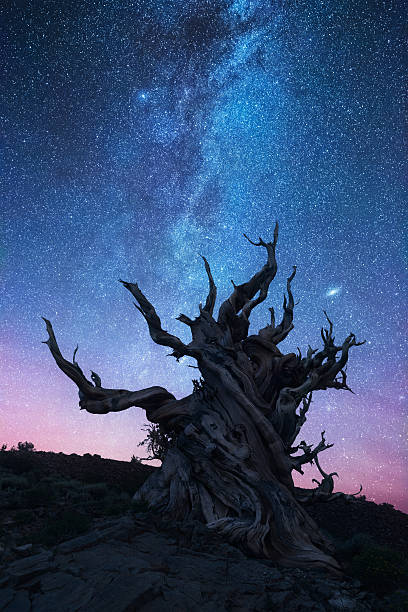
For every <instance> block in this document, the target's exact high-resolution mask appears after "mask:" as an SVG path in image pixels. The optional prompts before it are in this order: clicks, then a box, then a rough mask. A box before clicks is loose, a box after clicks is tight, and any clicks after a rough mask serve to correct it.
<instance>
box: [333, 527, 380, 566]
mask: <svg viewBox="0 0 408 612" xmlns="http://www.w3.org/2000/svg"><path fill="white" fill-rule="evenodd" d="M373 545H375V542H374V540H373V538H372V537H371V536H369V535H368V534H367V533H355V534H354V535H353V536H352V537H351V538H349V539H348V540H344V541H337V542H336V557H337V558H338V559H339V560H340V561H346V562H347V561H351V559H352V558H353V557H354V556H355V555H357V554H359V553H360V552H361V551H363V550H364V549H365V548H367V547H370V546H373Z"/></svg>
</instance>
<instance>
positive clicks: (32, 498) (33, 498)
mask: <svg viewBox="0 0 408 612" xmlns="http://www.w3.org/2000/svg"><path fill="white" fill-rule="evenodd" d="M54 499H55V493H54V490H53V488H52V487H51V486H50V485H49V484H48V483H47V482H42V481H40V482H39V483H38V484H37V485H36V486H34V487H31V488H30V489H27V490H26V491H25V502H26V504H27V505H28V506H30V507H31V508H36V507H37V506H48V505H49V504H50V503H52V502H53V501H54Z"/></svg>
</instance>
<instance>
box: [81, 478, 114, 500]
mask: <svg viewBox="0 0 408 612" xmlns="http://www.w3.org/2000/svg"><path fill="white" fill-rule="evenodd" d="M83 491H84V493H85V494H88V495H90V496H91V497H93V498H94V499H103V498H104V497H106V496H107V495H108V494H109V489H108V485H107V484H106V482H96V483H94V484H87V485H84V487H83Z"/></svg>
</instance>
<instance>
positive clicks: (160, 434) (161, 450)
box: [138, 423, 175, 461]
mask: <svg viewBox="0 0 408 612" xmlns="http://www.w3.org/2000/svg"><path fill="white" fill-rule="evenodd" d="M142 429H143V431H146V432H147V436H146V438H145V439H144V440H142V442H139V444H138V446H146V447H147V452H148V453H149V456H148V457H145V458H144V460H145V461H151V460H152V459H159V461H163V459H164V457H165V456H166V453H167V451H168V449H169V448H170V447H171V446H173V445H174V441H175V435H174V432H166V431H164V429H163V428H162V427H160V425H158V424H156V423H150V424H145V426H144V427H143V428H142Z"/></svg>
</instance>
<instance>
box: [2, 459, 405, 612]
mask: <svg viewBox="0 0 408 612" xmlns="http://www.w3.org/2000/svg"><path fill="white" fill-rule="evenodd" d="M35 455H36V456H37V457H34V455H33V456H32V457H31V458H30V461H34V460H35V462H36V468H35V470H34V472H35V474H36V478H37V481H35V478H34V476H33V475H32V474H31V472H32V471H33V470H32V468H30V470H29V471H28V472H21V471H20V472H19V474H17V475H15V474H12V473H11V471H12V470H11V468H10V465H9V467H4V465H3V466H2V465H1V458H0V513H1V514H0V524H2V528H0V610H4V611H5V612H24V611H31V610H32V611H33V612H42V611H44V612H45V611H46V612H50V611H51V610H52V611H54V610H58V612H65V611H67V612H68V611H69V612H73V611H75V610H78V611H82V610H83V611H86V612H88V611H89V612H92V611H94V610H95V612H96V611H98V612H102V611H106V612H122V611H123V612H125V611H127V612H132V611H135V612H136V611H137V612H162V611H163V610H169V611H170V610H172V611H180V612H181V611H183V612H186V611H189V612H190V611H192V612H194V611H195V610H197V611H198V610H200V612H206V611H208V612H212V611H214V612H215V611H216V612H223V611H228V612H229V611H231V612H244V611H245V612H247V611H248V612H249V611H258V610H259V611H260V612H261V611H272V610H273V611H275V610H277V611H279V610H289V609H290V610H291V612H292V611H293V612H296V611H297V610H298V611H299V612H300V611H304V610H310V611H326V610H354V611H355V612H359V611H364V610H375V611H378V612H383V611H386V610H387V611H389V612H403V610H408V607H407V605H406V602H407V592H406V591H402V590H400V591H399V592H398V593H397V594H395V593H391V594H386V595H385V596H384V595H381V596H380V595H378V594H376V593H375V592H374V591H373V590H370V589H369V588H367V587H366V586H364V585H362V584H361V583H360V582H359V581H358V580H356V579H355V577H353V576H347V575H345V576H344V578H342V579H340V578H337V577H335V576H333V575H330V574H328V573H327V572H325V571H317V570H316V571H309V570H308V571H303V570H300V569H288V568H282V567H279V566H277V565H275V564H273V563H271V562H269V561H261V560H257V559H251V558H248V557H246V556H245V555H244V554H243V553H242V552H241V551H239V550H237V549H236V548H234V547H232V546H230V545H228V544H227V543H225V542H224V541H223V540H221V539H220V538H219V537H218V536H216V535H215V534H212V533H210V532H209V531H208V530H207V529H206V528H205V526H204V525H202V524H200V523H188V524H181V523H168V522H164V521H163V520H162V519H161V518H160V517H158V516H155V515H152V514H151V513H143V512H138V513H136V512H135V511H131V510H130V509H129V505H126V503H124V502H123V500H122V502H123V503H122V505H119V506H118V507H116V510H115V508H114V511H113V512H112V506H111V505H109V506H106V498H105V497H104V496H102V499H94V498H92V495H94V494H95V492H96V493H97V497H98V496H100V495H101V491H105V489H104V488H103V487H104V485H106V482H103V481H106V480H107V479H108V477H109V478H111V477H112V474H114V472H115V470H117V474H116V476H117V477H116V480H115V482H116V484H117V483H118V481H119V480H120V479H121V478H122V479H123V481H122V485H121V486H122V489H121V488H120V487H119V489H117V491H118V495H123V494H124V493H123V489H124V488H126V486H127V485H128V478H127V477H126V473H127V472H128V474H131V477H132V478H133V479H138V483H139V485H140V484H141V481H143V480H144V479H145V478H146V476H147V475H148V473H150V471H151V469H152V468H147V469H146V470H145V467H144V466H139V465H137V464H136V465H135V464H133V465H132V464H130V463H129V464H127V463H126V462H110V460H103V459H100V458H98V457H91V456H87V457H84V458H82V457H77V456H74V458H73V460H72V458H71V456H68V457H67V456H62V457H61V455H54V454H53V453H43V454H39V453H35ZM41 455H43V456H41ZM3 458H4V455H3ZM6 459H7V458H6ZM6 463H7V461H6ZM41 463H42V464H43V465H42V467H41V465H40V464H41ZM81 463H82V466H81ZM109 464H110V465H111V470H109ZM116 464H123V465H116ZM56 470H58V472H56ZM64 470H65V471H64ZM75 470H76V471H75ZM56 474H58V479H57V478H56ZM84 474H88V476H87V477H86V476H84ZM13 476H14V477H15V479H14V486H15V487H17V488H15V489H12V488H10V486H9V487H8V488H7V487H6V488H4V486H3V485H4V483H6V484H7V483H9V485H10V483H11V484H12V483H13ZM7 478H8V480H7ZM18 478H20V481H19V480H18ZM80 478H88V480H89V479H91V480H92V483H94V484H92V486H91V485H90V484H89V482H88V483H86V481H83V480H82V481H81V480H79V479H80ZM35 482H37V485H35ZM44 482H45V483H48V484H49V485H50V486H53V487H57V485H59V486H60V488H59V489H58V490H59V491H60V493H59V494H58V495H56V496H54V497H52V498H50V499H49V500H48V503H47V504H45V506H41V505H40V504H38V503H37V506H36V507H35V508H34V509H33V508H32V507H30V508H26V507H23V508H22V507H21V504H23V503H26V502H25V500H26V499H31V497H30V495H28V497H27V495H25V494H26V493H27V491H28V492H30V491H32V490H35V487H36V486H37V487H41V486H44ZM81 482H82V484H81ZM1 483H3V485H2V484H1ZM24 483H25V484H24ZM27 483H28V485H27ZM33 483H34V485H33ZM72 483H74V485H75V486H74V485H73V484H72ZM75 483H79V485H78V484H75ZM18 486H20V487H23V490H18ZM27 486H29V487H31V488H29V489H27ZM78 486H79V487H81V489H84V490H85V491H86V495H85V497H84V496H83V495H82V494H83V491H82V490H81V492H80V497H75V495H79V493H78V490H77V489H78ZM113 486H114V485H113V484H112V485H109V486H108V487H107V489H108V490H110V489H111V487H113ZM24 487H26V488H24ZM87 487H88V489H87ZM89 487H90V488H89ZM57 488H58V487H57ZM13 491H14V493H15V505H17V506H18V507H17V508H15V507H13V503H11V504H10V499H12V496H11V497H10V495H11V494H12V493H13ZM67 492H68V493H69V495H70V496H71V497H69V496H68V497H67ZM91 494H92V495H91ZM72 495H73V497H72ZM81 495H82V497H81ZM62 496H65V497H62ZM128 499H129V498H128ZM64 500H65V501H64ZM75 500H76V501H75ZM104 500H105V501H104ZM61 503H65V506H66V507H65V510H64V511H65V512H66V511H67V510H68V513H71V512H74V511H76V512H78V511H79V512H80V514H79V516H80V517H83V518H84V517H85V516H86V514H85V513H92V517H91V519H90V520H89V522H88V523H86V529H85V530H84V529H83V527H84V525H83V524H80V525H79V528H78V525H77V523H75V525H76V527H77V528H78V529H77V532H76V536H75V537H67V535H66V533H65V534H64V533H61V532H56V533H54V532H52V533H51V535H52V538H51V539H50V540H48V543H47V544H44V542H43V541H41V538H39V537H38V533H43V531H41V532H38V521H40V522H41V521H42V522H44V521H52V517H53V515H55V513H58V512H61V511H62V510H61ZM73 503H76V504H77V506H76V509H75V510H74V506H72V505H70V504H73ZM78 504H82V507H78ZM104 504H105V505H104ZM107 507H109V509H110V510H109V511H110V513H111V514H113V515H112V516H111V517H110V518H107V516H104V512H105V510H106V508H107ZM139 510H140V509H139ZM24 512H26V513H27V512H30V517H33V516H34V518H30V520H29V521H28V524H27V521H26V522H24V521H23V522H22V521H21V519H20V520H19V519H18V517H19V516H20V517H21V514H22V513H24ZM81 512H83V513H82V514H81ZM309 512H310V513H311V514H312V515H313V517H314V518H315V520H316V521H317V522H318V523H319V525H320V526H321V527H322V528H323V529H324V530H325V531H327V533H330V531H331V535H332V536H333V539H334V540H335V541H337V542H338V541H342V540H345V539H347V538H348V539H349V538H350V536H351V535H352V534H353V533H356V532H363V533H367V534H371V536H372V537H375V538H377V536H378V538H379V540H378V541H379V542H381V543H384V544H388V546H390V545H391V546H392V547H393V548H395V549H396V550H399V551H400V552H402V553H404V552H406V550H407V542H408V516H407V515H406V514H404V513H402V512H398V511H396V510H394V509H392V507H390V506H388V505H383V506H378V505H376V504H373V503H372V502H366V501H363V500H361V501H356V502H346V501H345V500H342V499H338V500H335V501H333V502H331V503H326V504H319V506H318V505H315V506H313V507H311V508H309ZM18 513H20V515H19V514H18ZM37 515H42V517H41V516H40V518H38V517H37ZM27 516H28V515H27ZM57 522H58V521H57ZM36 525H37V526H36ZM36 530H37V531H36ZM81 531H82V532H83V533H81ZM47 533H48V532H47ZM67 533H69V530H68V532H67ZM73 533H75V531H74V532H71V535H72V534H73ZM78 533H80V535H78ZM21 534H23V535H21ZM36 534H37V537H34V536H35V535H36ZM48 535H49V534H48ZM11 536H12V537H11ZM404 602H405V603H404Z"/></svg>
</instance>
